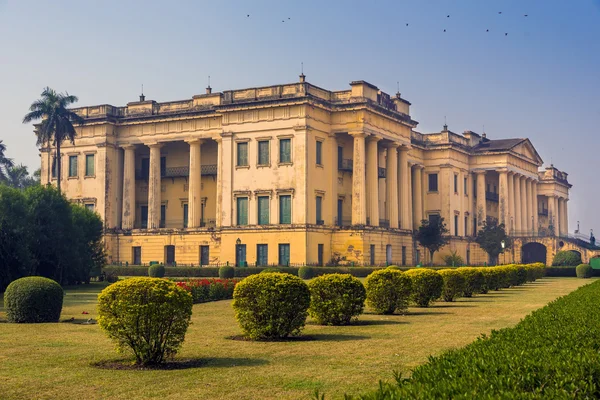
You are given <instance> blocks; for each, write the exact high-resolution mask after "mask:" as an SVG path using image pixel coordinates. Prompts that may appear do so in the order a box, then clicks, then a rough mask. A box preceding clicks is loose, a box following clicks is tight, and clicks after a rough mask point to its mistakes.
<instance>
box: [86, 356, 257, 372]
mask: <svg viewBox="0 0 600 400" xmlns="http://www.w3.org/2000/svg"><path fill="white" fill-rule="evenodd" d="M268 363H269V362H268V361H267V360H263V359H260V358H237V357H220V358H217V357H215V358H180V359H175V360H172V361H167V362H165V363H162V364H158V365H145V366H141V365H135V364H133V361H132V360H131V359H118V360H104V361H98V362H95V363H91V366H92V367H96V368H100V369H112V370H128V371H169V370H182V369H192V368H207V367H210V368H234V367H255V366H259V365H265V364H268Z"/></svg>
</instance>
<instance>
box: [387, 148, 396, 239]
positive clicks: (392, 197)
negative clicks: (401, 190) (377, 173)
mask: <svg viewBox="0 0 600 400" xmlns="http://www.w3.org/2000/svg"><path fill="white" fill-rule="evenodd" d="M385 173H386V175H385V183H386V189H385V194H386V200H385V217H386V218H387V220H388V221H389V223H390V228H398V220H399V219H398V144H397V143H392V144H390V145H388V148H387V158H386V172H385Z"/></svg>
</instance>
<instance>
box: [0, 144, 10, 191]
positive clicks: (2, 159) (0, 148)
mask: <svg viewBox="0 0 600 400" xmlns="http://www.w3.org/2000/svg"><path fill="white" fill-rule="evenodd" d="M5 151H6V145H5V144H4V143H2V140H0V182H4V181H6V174H7V170H8V169H9V168H11V167H12V166H13V161H12V160H11V159H10V158H7V157H6V156H5V155H4V152H5Z"/></svg>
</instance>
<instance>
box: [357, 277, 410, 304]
mask: <svg viewBox="0 0 600 400" xmlns="http://www.w3.org/2000/svg"><path fill="white" fill-rule="evenodd" d="M365 286H366V289H367V305H368V306H369V307H371V308H372V309H373V311H375V313H377V314H393V313H394V312H395V311H398V312H403V311H405V310H406V309H407V308H408V302H409V300H410V295H411V290H412V280H411V279H410V277H408V276H407V275H406V274H404V273H403V272H401V271H398V270H396V269H394V268H386V269H383V270H379V271H375V272H373V273H371V274H370V275H369V276H367V280H366V281H365Z"/></svg>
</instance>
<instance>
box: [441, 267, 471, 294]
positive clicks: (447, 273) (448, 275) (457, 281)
mask: <svg viewBox="0 0 600 400" xmlns="http://www.w3.org/2000/svg"><path fill="white" fill-rule="evenodd" d="M438 273H439V274H440V275H442V278H443V279H444V287H443V289H442V299H444V301H454V299H456V298H457V297H460V296H461V295H462V294H463V291H464V290H465V278H464V276H463V274H461V273H460V272H459V271H458V270H456V269H442V270H439V271H438Z"/></svg>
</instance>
